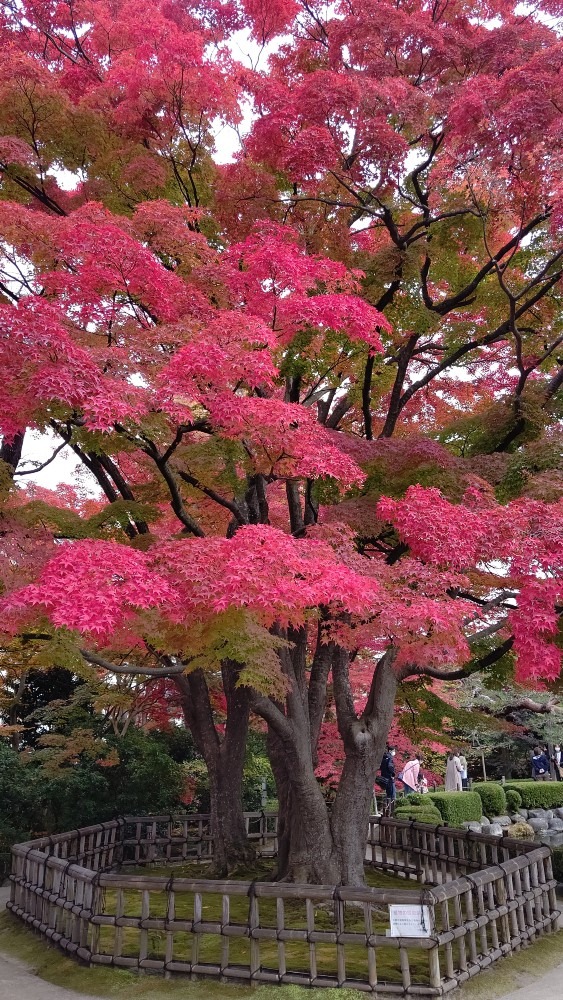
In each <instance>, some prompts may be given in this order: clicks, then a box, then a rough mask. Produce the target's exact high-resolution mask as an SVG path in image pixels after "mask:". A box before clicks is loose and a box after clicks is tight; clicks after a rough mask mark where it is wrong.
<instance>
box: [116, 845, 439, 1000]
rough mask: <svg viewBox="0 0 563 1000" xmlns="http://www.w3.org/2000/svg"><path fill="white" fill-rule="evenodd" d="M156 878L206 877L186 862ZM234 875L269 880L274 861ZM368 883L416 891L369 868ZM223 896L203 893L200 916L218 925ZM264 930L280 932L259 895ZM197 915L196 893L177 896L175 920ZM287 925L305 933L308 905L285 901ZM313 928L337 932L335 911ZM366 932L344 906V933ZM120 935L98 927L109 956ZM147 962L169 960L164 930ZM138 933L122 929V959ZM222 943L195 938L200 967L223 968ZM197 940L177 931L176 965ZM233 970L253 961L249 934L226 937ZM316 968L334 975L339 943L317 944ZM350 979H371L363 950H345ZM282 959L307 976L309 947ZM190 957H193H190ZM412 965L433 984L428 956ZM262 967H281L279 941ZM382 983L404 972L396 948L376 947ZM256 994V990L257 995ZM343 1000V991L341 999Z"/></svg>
mask: <svg viewBox="0 0 563 1000" xmlns="http://www.w3.org/2000/svg"><path fill="white" fill-rule="evenodd" d="M153 873H154V874H157V873H158V875H160V876H162V875H165V876H166V875H173V876H174V877H175V878H180V877H184V878H201V877H202V872H201V867H199V866H197V865H189V864H188V865H185V866H182V867H178V866H175V867H174V868H165V867H164V868H163V867H160V866H159V868H158V869H153ZM127 874H128V875H131V874H143V875H146V869H139V870H138V871H134V870H131V869H128V870H127ZM231 878H234V879H240V880H242V881H244V880H252V879H257V880H260V881H269V880H270V878H271V862H268V861H263V862H259V863H258V864H256V865H253V866H252V868H239V869H238V870H237V871H236V872H234V873H233V874H232V875H231ZM366 881H367V883H368V884H369V885H370V886H372V887H374V888H387V889H391V888H400V889H403V890H404V889H405V888H409V886H410V887H412V888H413V889H416V888H418V886H417V885H416V883H414V882H408V881H406V880H405V879H401V878H396V877H393V876H389V875H385V874H384V873H383V872H380V871H374V870H373V869H367V870H366ZM116 903H117V894H116V893H115V892H112V891H109V890H108V891H106V894H105V900H104V912H105V913H106V914H115V912H116ZM141 903H142V894H141V892H136V891H134V890H128V891H126V892H125V894H124V916H126V917H140V915H141ZM222 904H223V897H222V894H221V893H220V892H217V893H216V894H214V893H213V892H206V893H205V894H204V895H203V898H202V919H203V921H208V922H214V921H217V922H221V916H222ZM258 905H259V912H260V926H261V927H272V928H274V927H276V920H277V911H276V900H275V899H265V898H262V897H261V898H260V899H259V902H258ZM166 907H167V895H166V893H164V892H151V893H150V916H151V917H164V916H165V915H166ZM193 912H194V894H193V893H191V892H185V893H179V892H176V893H175V918H176V919H177V920H182V919H191V918H192V916H193ZM248 913H249V900H248V898H247V897H246V896H240V897H236V896H235V897H231V900H230V913H229V922H230V923H231V924H239V925H241V926H245V925H246V924H247V922H248ZM373 924H374V930H375V931H376V932H379V933H382V934H385V930H386V928H387V927H388V926H389V920H388V916H387V913H385V912H382V913H381V914H380V915H379V914H377V913H374V917H373ZM284 926H285V928H286V929H288V930H297V929H303V930H305V929H306V927H307V917H306V906H305V902H301V901H298V900H286V901H285V903H284ZM315 929H316V930H326V931H331V930H334V916H333V912H332V910H331V909H330V908H324V907H319V908H316V910H315ZM364 929H365V924H364V913H363V910H362V909H361V908H353V907H347V908H346V912H345V930H346V931H347V932H357V933H359V934H361V933H363V932H364ZM114 935H115V930H114V928H113V927H102V928H101V929H100V943H99V947H100V950H101V951H102V952H104V953H106V954H111V953H112V952H113V947H114ZM148 935H149V936H148V948H149V952H148V958H149V959H156V960H162V959H164V957H165V947H166V933H165V932H164V931H158V930H151V931H149V932H148ZM139 937H140V933H139V931H138V930H136V929H135V928H124V929H123V931H122V954H123V955H124V956H130V955H131V956H134V955H136V954H138V950H139ZM224 941H225V939H224V938H223V937H221V936H220V935H219V934H204V935H198V941H197V955H198V957H197V961H198V962H199V963H209V964H215V963H217V964H219V963H220V962H221V951H222V946H223V943H224ZM194 943H195V942H194V936H193V935H191V934H189V933H187V932H186V933H182V932H179V933H177V934H175V936H174V960H175V961H190V959H191V958H192V955H194V954H195V953H194V952H193V951H192V949H193V947H194ZM228 947H229V965H231V966H237V965H248V964H249V962H250V942H249V940H248V938H246V937H230V938H229V939H228ZM315 953H316V961H317V970H318V974H319V975H327V976H335V975H336V972H337V952H336V945H334V944H328V943H324V942H322V943H317V944H316V945H315ZM345 955H346V975H347V977H348V978H354V979H356V978H357V979H362V980H367V971H368V969H367V950H366V948H365V946H364V945H362V944H358V945H350V944H347V945H346V949H345ZM285 959H286V965H287V970H288V972H289V971H291V972H304V973H308V972H309V968H310V966H309V961H310V946H309V944H308V943H306V942H300V941H286V943H285ZM192 960H193V959H192ZM409 961H410V966H411V975H412V978H413V981H414V982H418V983H425V982H427V981H428V958H427V954H426V953H425V952H423V951H421V950H420V951H419V950H416V949H412V950H409ZM260 964H261V965H262V967H263V968H268V969H274V970H275V969H277V968H278V945H277V942H276V941H275V940H271V941H270V940H261V941H260ZM377 969H378V978H379V979H380V980H381V981H386V982H400V981H401V973H400V968H399V955H398V952H397V950H396V949H395V948H391V947H390V948H378V950H377ZM254 995H255V994H254V993H253V996H254ZM339 995H341V994H339Z"/></svg>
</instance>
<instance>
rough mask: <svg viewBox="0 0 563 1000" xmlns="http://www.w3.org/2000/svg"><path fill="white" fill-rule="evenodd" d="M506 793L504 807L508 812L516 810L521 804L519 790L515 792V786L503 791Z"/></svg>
mask: <svg viewBox="0 0 563 1000" xmlns="http://www.w3.org/2000/svg"><path fill="white" fill-rule="evenodd" d="M505 795H506V808H507V809H508V811H509V813H515V812H518V810H519V809H520V807H521V805H522V796H521V795H520V792H517V791H516V789H515V788H508V789H507V790H506V792H505Z"/></svg>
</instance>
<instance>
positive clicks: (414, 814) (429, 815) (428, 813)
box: [395, 803, 442, 826]
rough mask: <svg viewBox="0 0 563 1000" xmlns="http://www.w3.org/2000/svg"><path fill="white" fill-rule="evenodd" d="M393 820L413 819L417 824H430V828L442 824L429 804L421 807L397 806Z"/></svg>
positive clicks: (437, 812)
mask: <svg viewBox="0 0 563 1000" xmlns="http://www.w3.org/2000/svg"><path fill="white" fill-rule="evenodd" d="M395 819H414V820H416V822H417V823H430V824H431V825H432V826H439V825H441V823H442V816H441V814H440V813H439V811H438V810H437V809H436V807H435V806H433V805H431V804H430V803H428V805H423V806H398V807H397V808H396V809H395Z"/></svg>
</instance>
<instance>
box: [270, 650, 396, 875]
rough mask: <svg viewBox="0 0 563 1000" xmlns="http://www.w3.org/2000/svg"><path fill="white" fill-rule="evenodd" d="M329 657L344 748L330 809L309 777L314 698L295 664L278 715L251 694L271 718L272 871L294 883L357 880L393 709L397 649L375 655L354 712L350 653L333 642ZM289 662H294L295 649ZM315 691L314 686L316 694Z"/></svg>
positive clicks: (311, 772)
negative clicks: (360, 707) (363, 700)
mask: <svg viewBox="0 0 563 1000" xmlns="http://www.w3.org/2000/svg"><path fill="white" fill-rule="evenodd" d="M330 659H331V665H332V672H333V683H334V692H335V701H336V708H337V718H338V726H339V730H340V735H341V737H342V740H343V743H344V748H345V751H346V758H345V763H344V767H343V771H342V775H341V778H340V782H339V785H338V790H337V793H336V798H335V801H334V803H333V806H332V809H331V810H329V808H328V806H327V803H326V801H325V799H324V797H323V795H322V792H321V790H320V787H319V785H318V782H317V780H316V778H315V757H316V742H315V740H313V741H312V740H311V734H312V732H313V730H314V729H316V727H315V726H314V725H312V723H313V718H314V716H315V712H313V711H312V710H311V709H312V708H313V704H312V703H306V702H305V699H304V697H303V687H302V685H300V683H299V679H300V675H299V671H298V670H297V671H296V676H295V683H294V687H293V689H292V694H291V696H289V697H288V700H287V705H286V712H285V714H284V715H282V713H281V711H280V709H279V708H276V709H275V711H272V709H271V703H268V702H267V700H265V699H257V700H255V705H256V710H257V711H258V712H259V713H260V714H262V715H263V717H264V718H266V719H267V721H268V723H269V740H268V744H269V753H270V759H271V762H272V769H273V771H274V776H275V779H276V785H277V789H278V798H279V816H280V819H279V853H278V877H279V878H282V879H284V880H287V881H293V882H316V883H324V884H327V883H328V884H343V885H363V884H364V860H365V853H366V836H367V830H368V819H369V811H370V804H371V799H372V794H373V783H374V780H375V775H376V772H377V768H378V766H379V764H380V761H381V757H382V755H383V751H384V748H385V744H386V740H387V735H388V732H389V727H390V725H391V720H392V716H393V705H394V700H395V692H396V686H397V678H396V674H395V670H394V660H395V651H394V650H390V651H389V652H388V653H387V654H385V656H384V657H382V659H381V660H380V661H379V663H378V665H377V667H376V670H375V671H374V677H373V681H372V686H371V690H370V693H369V696H368V701H367V704H366V707H365V709H364V712H363V713H362V715H361V716H360V717H359V718H358V716H357V715H356V712H355V711H354V705H353V698H352V692H351V688H350V680H349V654H348V653H347V652H346V650H344V649H341V648H338V647H333V648H332V650H331V657H330ZM292 661H293V664H295V663H297V666H298V665H299V659H298V657H295V655H294V656H292ZM327 675H328V672H327ZM316 681H318V677H317V678H316ZM316 686H317V688H318V684H317V685H316ZM321 687H322V685H321ZM310 691H311V686H310V688H309V693H310ZM318 694H319V692H318V690H317V694H316V698H317V699H318ZM306 707H307V709H308V710H307V711H306V710H305V708H306ZM313 743H314V745H313Z"/></svg>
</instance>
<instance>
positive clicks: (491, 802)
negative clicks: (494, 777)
mask: <svg viewBox="0 0 563 1000" xmlns="http://www.w3.org/2000/svg"><path fill="white" fill-rule="evenodd" d="M472 788H473V791H474V792H477V795H479V796H480V798H481V802H482V803H483V815H484V816H487V817H488V819H491V818H492V817H493V816H504V815H505V814H506V810H507V808H508V806H507V801H506V795H505V794H504V788H503V787H502V785H497V784H496V783H495V782H494V781H474V782H473V785H472Z"/></svg>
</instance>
